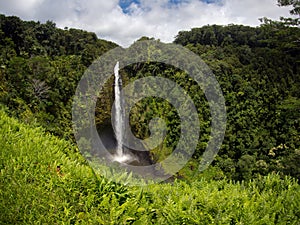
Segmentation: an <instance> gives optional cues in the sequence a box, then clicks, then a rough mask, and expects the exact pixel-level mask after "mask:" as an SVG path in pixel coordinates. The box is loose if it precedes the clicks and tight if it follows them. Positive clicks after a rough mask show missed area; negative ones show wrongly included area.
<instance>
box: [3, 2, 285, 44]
mask: <svg viewBox="0 0 300 225" xmlns="http://www.w3.org/2000/svg"><path fill="white" fill-rule="evenodd" d="M121 1H123V3H124V2H125V3H126V4H120V2H121ZM121 1H119V0H110V1H105V0H86V1H80V0H26V1H23V0H10V1H6V0H0V12H1V13H4V14H6V15H16V16H20V17H21V18H22V19H26V20H39V21H42V22H44V21H46V20H52V21H54V22H55V23H56V24H57V25H58V26H59V27H62V28H63V27H66V26H67V27H75V28H80V29H85V30H88V31H93V32H95V33H97V35H98V36H99V37H100V38H104V39H108V40H112V41H114V42H116V43H118V44H120V45H123V46H128V45H130V44H131V43H132V42H133V41H135V40H136V39H138V38H140V37H141V36H150V37H155V38H157V39H160V40H162V41H164V42H171V41H173V40H174V37H175V36H176V34H177V33H178V31H180V30H189V29H190V28H192V27H200V26H203V25H207V24H222V25H226V24H230V23H234V24H245V25H250V26H257V25H259V21H258V19H259V18H261V17H268V18H271V19H278V18H279V17H280V16H289V9H288V8H280V7H278V6H277V5H276V2H277V1H276V0H243V1H241V0H131V1H130V0H121ZM125 7H126V8H125Z"/></svg>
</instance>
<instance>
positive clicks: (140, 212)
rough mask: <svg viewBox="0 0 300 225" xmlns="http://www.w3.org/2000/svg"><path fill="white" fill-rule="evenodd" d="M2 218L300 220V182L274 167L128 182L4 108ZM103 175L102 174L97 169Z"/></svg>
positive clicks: (0, 125) (0, 126)
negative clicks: (252, 173) (243, 174)
mask: <svg viewBox="0 0 300 225" xmlns="http://www.w3.org/2000/svg"><path fill="white" fill-rule="evenodd" d="M0 146H1V147H0V148H1V151H0V224H299V221H300V187H299V184H297V182H296V181H295V180H293V179H292V178H290V177H285V178H284V179H281V178H280V177H279V176H278V175H276V174H269V175H268V176H265V177H259V178H256V179H255V180H252V181H249V182H232V181H230V180H227V179H222V180H212V179H209V178H208V177H209V176H205V175H203V176H202V177H201V176H200V178H198V179H197V180H194V181H189V182H186V181H182V180H175V181H174V182H172V183H162V184H153V185H148V186H145V187H143V188H139V187H129V186H124V185H121V184H118V183H115V182H113V181H111V180H110V179H107V178H104V177H102V176H101V171H93V170H92V169H91V167H90V166H89V165H88V164H87V163H86V161H85V160H84V158H83V157H82V156H81V155H80V154H79V152H78V151H77V148H76V147H75V146H73V145H72V144H70V143H69V142H67V141H64V140H60V139H58V138H56V137H54V136H51V135H50V134H47V133H46V132H45V131H44V130H43V129H41V128H39V127H34V126H29V125H24V124H22V123H20V122H18V121H17V120H15V119H13V118H10V117H8V116H7V114H6V113H5V112H4V110H3V109H2V110H0ZM99 174H100V175H99Z"/></svg>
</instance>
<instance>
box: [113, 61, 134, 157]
mask: <svg viewBox="0 0 300 225" xmlns="http://www.w3.org/2000/svg"><path fill="white" fill-rule="evenodd" d="M114 73H115V121H114V122H115V134H116V139H117V149H116V155H115V156H114V160H115V161H118V162H125V161H129V160H130V159H131V157H130V155H129V154H125V152H124V149H123V132H124V119H123V115H124V114H123V108H122V96H121V89H122V79H121V77H120V75H119V62H117V63H116V65H115V68H114Z"/></svg>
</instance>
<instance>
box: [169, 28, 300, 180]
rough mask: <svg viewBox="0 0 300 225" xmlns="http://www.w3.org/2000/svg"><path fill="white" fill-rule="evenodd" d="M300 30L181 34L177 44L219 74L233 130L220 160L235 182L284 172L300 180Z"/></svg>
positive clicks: (197, 30) (229, 127) (215, 30)
mask: <svg viewBox="0 0 300 225" xmlns="http://www.w3.org/2000/svg"><path fill="white" fill-rule="evenodd" d="M299 36H300V30H299V28H295V27H288V26H286V25H283V24H263V25H261V27H259V28H252V27H245V26H237V25H229V26H227V27H222V26H205V27H202V28H194V29H192V30H191V31H182V32H179V34H178V36H177V38H176V40H175V43H178V44H182V45H184V46H186V47H187V48H189V49H190V50H192V51H194V52H195V53H197V54H199V55H200V56H201V57H202V58H203V59H204V60H205V62H206V63H207V64H208V65H209V66H210V68H211V69H212V70H213V72H214V74H215V76H216V77H217V79H218V81H219V83H220V86H221V88H222V90H223V94H224V97H225V99H226V106H227V132H226V136H225V140H224V142H223V145H222V148H221V151H220V152H219V156H218V158H217V161H216V165H218V166H219V167H220V168H222V170H223V171H224V172H225V173H226V174H227V175H228V176H230V177H232V178H235V179H249V178H250V177H253V175H254V174H256V173H261V174H267V173H268V172H271V171H280V172H283V173H287V174H291V175H293V176H295V177H297V178H299V177H300V173H299V172H300V171H299V167H298V166H297V162H299V159H300V158H299V156H300V155H299V146H300V137H299V118H300V107H299V106H300V100H299V96H300V93H299V90H300V86H299V85H300V76H299V75H300V66H299V62H300V55H299V52H300V51H299V50H300V45H299Z"/></svg>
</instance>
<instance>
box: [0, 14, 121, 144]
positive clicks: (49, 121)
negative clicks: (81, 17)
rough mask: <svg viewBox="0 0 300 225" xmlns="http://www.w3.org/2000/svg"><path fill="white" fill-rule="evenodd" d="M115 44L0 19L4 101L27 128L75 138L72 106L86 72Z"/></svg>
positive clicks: (70, 31) (51, 27) (86, 34)
mask: <svg viewBox="0 0 300 225" xmlns="http://www.w3.org/2000/svg"><path fill="white" fill-rule="evenodd" d="M115 46H116V44H114V43H111V42H108V41H104V40H100V39H98V38H97V36H96V34H94V33H90V32H86V31H82V30H77V29H68V28H65V29H64V30H62V29H58V28H56V27H55V24H54V23H53V22H50V21H48V22H46V23H45V24H41V23H39V22H33V21H30V22H25V21H22V20H20V19H19V18H18V17H14V16H11V17H5V16H4V15H0V52H1V53H0V54H1V56H0V67H1V68H0V101H1V102H2V103H4V104H5V105H7V106H8V107H9V108H10V109H11V113H12V114H13V115H15V116H17V117H19V118H20V119H21V120H23V121H26V122H31V121H34V120H35V119H36V120H37V121H38V122H39V123H40V124H41V125H43V126H44V127H46V128H47V130H48V131H51V132H52V133H55V134H57V135H59V136H63V137H65V138H70V136H71V123H70V121H71V104H72V97H73V95H74V93H75V89H76V86H77V83H78V82H79V80H80V78H81V76H82V74H83V72H84V70H85V69H86V67H87V66H89V65H90V63H91V62H92V61H93V60H94V59H95V58H97V57H98V56H99V55H101V54H103V53H104V52H106V51H108V50H109V49H111V48H114V47H115Z"/></svg>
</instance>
